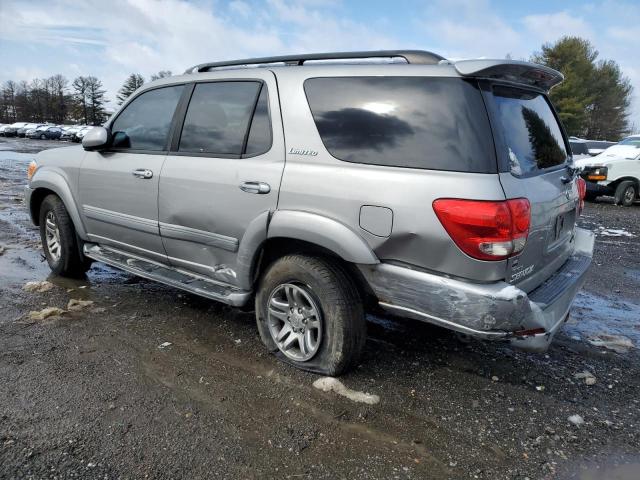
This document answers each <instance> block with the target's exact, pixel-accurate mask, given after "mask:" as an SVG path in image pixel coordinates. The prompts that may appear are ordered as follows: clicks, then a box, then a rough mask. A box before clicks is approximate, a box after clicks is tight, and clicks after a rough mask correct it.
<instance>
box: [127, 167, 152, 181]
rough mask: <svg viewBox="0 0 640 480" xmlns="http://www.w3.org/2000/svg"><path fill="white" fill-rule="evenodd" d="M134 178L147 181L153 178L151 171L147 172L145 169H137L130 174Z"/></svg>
mask: <svg viewBox="0 0 640 480" xmlns="http://www.w3.org/2000/svg"><path fill="white" fill-rule="evenodd" d="M131 174H132V175H133V176H134V177H138V178H144V179H147V180H148V179H149V178H152V177H153V172H152V171H151V170H147V169H146V168H138V169H137V170H134V171H133V172H131Z"/></svg>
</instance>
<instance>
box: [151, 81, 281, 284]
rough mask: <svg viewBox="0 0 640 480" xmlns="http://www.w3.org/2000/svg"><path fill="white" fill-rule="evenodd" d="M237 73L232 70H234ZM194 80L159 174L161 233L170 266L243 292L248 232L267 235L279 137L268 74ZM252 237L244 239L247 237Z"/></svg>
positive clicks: (276, 186)
mask: <svg viewBox="0 0 640 480" xmlns="http://www.w3.org/2000/svg"><path fill="white" fill-rule="evenodd" d="M236 74H237V73H236ZM245 76H246V77H247V78H245V79H243V80H238V79H231V78H230V79H224V78H222V79H220V80H217V81H207V82H204V81H203V82H198V83H195V85H194V86H193V87H192V88H193V92H192V94H191V99H190V102H189V106H188V108H187V110H186V114H185V118H184V122H183V126H182V130H181V133H180V134H179V135H176V138H175V139H174V142H173V145H172V151H171V152H170V153H169V155H168V156H167V159H166V161H165V163H164V166H163V168H162V174H161V176H160V192H159V193H160V194H159V202H158V206H159V221H160V232H161V235H162V239H163V243H164V247H165V250H166V252H167V255H168V257H169V261H170V263H172V264H173V265H174V266H176V267H180V268H183V269H186V270H189V271H191V272H196V273H199V274H202V275H206V276H208V277H211V278H213V279H216V280H219V281H222V282H224V283H228V284H231V285H236V286H240V287H242V286H244V287H246V272H245V273H242V268H241V266H239V262H238V252H239V251H242V248H243V247H242V244H243V240H244V241H246V242H249V241H251V240H248V239H247V238H246V237H245V233H246V232H247V230H248V229H249V230H250V231H251V232H252V233H251V235H253V234H257V235H258V236H259V235H260V234H261V232H262V233H264V234H265V235H266V227H267V219H268V215H269V212H270V211H273V210H275V208H276V206H277V199H278V190H279V186H280V178H281V176H282V169H283V168H284V156H285V155H284V139H283V135H282V125H281V121H280V115H279V113H278V98H277V89H276V84H275V80H274V76H273V73H271V72H269V71H264V70H263V71H256V72H246V73H243V77H245ZM247 236H249V235H247Z"/></svg>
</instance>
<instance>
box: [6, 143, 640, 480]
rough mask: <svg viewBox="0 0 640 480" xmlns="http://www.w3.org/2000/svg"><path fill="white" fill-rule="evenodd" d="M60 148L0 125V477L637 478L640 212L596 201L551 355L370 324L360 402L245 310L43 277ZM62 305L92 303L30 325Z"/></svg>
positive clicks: (358, 374) (99, 269) (104, 283)
mask: <svg viewBox="0 0 640 480" xmlns="http://www.w3.org/2000/svg"><path fill="white" fill-rule="evenodd" d="M59 145H60V143H59V142H48V141H38V140H33V141H25V140H23V139H4V138H0V246H1V247H0V251H3V253H2V254H1V255H0V307H1V310H0V478H37V479H39V478H105V479H112V478H188V479H197V478H214V477H215V478H285V479H286V478H309V479H312V478H313V479H315V478H349V479H355V478H385V479H387V478H432V479H445V478H456V479H457V478H460V479H463V478H464V479H466V478H471V479H475V478H478V479H502V478H505V479H507V478H508V479H513V478H515V479H525V478H529V479H531V480H533V479H542V478H580V479H596V478H600V479H609V478H629V479H632V478H633V479H637V478H640V395H639V392H640V388H639V384H640V355H639V354H638V350H637V347H638V346H640V330H639V328H640V327H639V323H640V265H639V260H638V259H639V258H640V205H636V206H635V207H632V208H623V207H615V206H613V205H611V203H610V202H608V201H606V200H603V201H601V202H599V203H597V204H588V206H587V209H586V212H585V215H584V217H583V219H582V221H581V222H582V224H583V225H584V226H586V227H587V228H590V229H592V230H595V231H596V232H597V233H598V237H597V244H596V255H595V263H594V266H593V268H592V269H591V271H590V273H589V278H588V280H587V283H586V286H585V288H584V293H582V294H581V295H580V296H579V298H578V300H577V307H576V308H575V312H574V317H573V320H572V321H571V322H570V324H568V325H566V326H565V328H564V330H563V332H561V333H560V334H559V335H558V337H557V341H556V342H555V343H554V344H553V346H552V347H551V349H550V350H549V351H548V352H547V354H527V353H521V352H518V351H515V350H512V349H510V348H508V347H506V346H504V345H499V344H489V343H480V342H475V341H471V342H467V341H464V340H463V339H460V338H458V337H457V336H456V335H454V334H452V333H451V332H449V331H446V330H443V329H439V328H437V327H431V326H429V325H425V324H422V323H419V322H414V321H410V320H403V319H393V318H371V319H370V320H371V321H370V322H369V326H368V327H369V339H368V341H367V346H366V351H365V354H364V357H363V358H362V362H361V365H360V366H359V367H358V368H356V369H355V371H353V372H351V373H349V374H347V375H345V376H343V377H341V380H342V381H343V382H344V384H345V385H347V386H348V387H349V388H352V389H354V390H357V391H363V392H368V393H371V394H375V395H378V396H379V397H380V402H379V403H378V404H374V405H367V404H362V403H354V402H352V401H351V400H349V399H347V398H344V397H341V396H338V395H336V394H335V393H332V392H329V393H325V392H322V391H319V390H317V389H315V388H314V387H313V386H312V383H313V382H314V381H315V380H316V379H317V377H316V376H315V375H312V374H309V373H304V372H300V371H297V370H295V369H293V368H291V367H289V366H286V365H283V364H282V363H279V362H278V361H277V360H276V359H275V358H274V357H273V356H270V355H268V354H266V353H265V350H264V348H263V346H262V344H261V343H260V340H259V338H258V335H257V332H256V329H255V325H254V318H253V315H252V314H250V313H242V312H240V311H237V310H233V309H231V308H228V307H226V306H224V305H221V304H218V303H215V302H212V301H209V300H205V299H201V298H198V297H196V296H193V295H190V294H186V293H182V292H180V291H178V290H175V289H172V288H169V287H165V286H163V285H159V284H155V283H152V282H148V281H145V280H141V279H138V278H135V277H133V276H131V275H128V274H125V273H121V272H118V271H116V270H113V269H111V268H108V267H105V266H100V265H94V267H93V268H92V269H91V271H90V272H89V274H88V276H87V278H86V280H81V281H80V280H79V281H72V280H68V279H62V278H55V277H51V276H49V270H48V267H47V266H46V263H43V262H42V256H41V250H40V247H39V241H38V234H37V231H36V230H35V229H34V227H32V226H31V224H30V223H29V221H28V217H27V215H26V212H25V210H24V204H23V199H22V192H21V189H22V185H23V184H24V183H25V180H24V170H25V168H26V164H27V162H28V161H29V160H30V159H31V158H33V157H34V155H35V152H36V151H38V150H40V149H43V148H51V147H56V146H59ZM46 279H48V280H49V281H50V282H52V283H53V284H54V287H53V288H52V289H51V290H49V291H47V292H44V293H29V292H25V291H23V290H22V287H23V285H24V284H25V283H26V282H27V281H40V280H46ZM70 299H80V300H90V301H92V302H93V304H91V305H88V306H84V307H83V308H81V309H80V310H79V311H75V312H69V313H64V314H63V315H62V316H59V317H52V318H49V319H46V320H42V321H39V320H30V319H29V315H28V314H29V312H30V311H38V310H41V309H43V308H45V307H60V308H62V309H66V307H67V304H68V302H69V300H70ZM603 332H604V333H611V334H618V335H624V336H625V337H627V338H628V339H630V340H631V341H632V342H633V344H634V347H633V348H631V349H629V350H628V351H623V352H622V353H616V352H614V351H611V350H609V349H607V348H604V347H596V346H593V345H591V344H590V343H589V342H588V341H587V339H588V338H589V337H593V336H594V335H596V334H598V333H603ZM165 342H169V343H170V345H168V346H165V347H161V345H162V344H165ZM584 371H587V372H589V373H590V374H592V375H593V376H594V377H595V384H592V385H587V383H586V380H585V379H584V378H580V379H577V378H575V375H576V374H578V373H580V372H584ZM589 383H593V380H591V381H589ZM574 415H579V416H580V417H581V418H582V419H583V420H584V423H583V424H581V425H576V424H573V423H571V422H570V421H568V418H569V417H570V416H574ZM578 423H579V420H578ZM614 475H619V476H615V477H614Z"/></svg>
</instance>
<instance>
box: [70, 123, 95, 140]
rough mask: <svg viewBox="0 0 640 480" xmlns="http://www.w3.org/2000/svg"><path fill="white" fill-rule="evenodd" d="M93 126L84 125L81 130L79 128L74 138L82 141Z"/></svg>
mask: <svg viewBox="0 0 640 480" xmlns="http://www.w3.org/2000/svg"><path fill="white" fill-rule="evenodd" d="M92 128H93V126H88V127H82V128H81V129H80V130H78V131H77V132H76V134H75V137H74V139H73V141H74V142H81V141H82V139H83V138H84V136H85V135H86V134H87V132H88V131H89V130H91V129H92Z"/></svg>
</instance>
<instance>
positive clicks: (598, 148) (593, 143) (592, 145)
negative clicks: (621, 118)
mask: <svg viewBox="0 0 640 480" xmlns="http://www.w3.org/2000/svg"><path fill="white" fill-rule="evenodd" d="M585 142H587V148H588V149H589V155H591V156H592V157H594V156H596V155H600V154H601V153H602V152H604V151H605V150H606V149H607V148H609V147H612V146H613V145H615V144H616V142H607V141H604V140H585Z"/></svg>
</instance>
